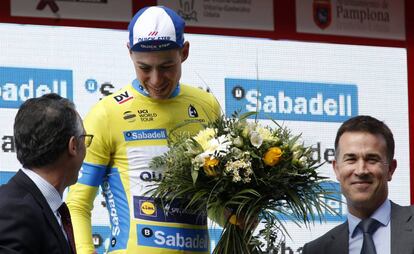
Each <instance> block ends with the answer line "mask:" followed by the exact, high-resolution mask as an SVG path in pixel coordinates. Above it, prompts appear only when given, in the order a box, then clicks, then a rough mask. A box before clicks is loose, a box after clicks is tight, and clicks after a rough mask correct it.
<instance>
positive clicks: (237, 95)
mask: <svg viewBox="0 0 414 254" xmlns="http://www.w3.org/2000/svg"><path fill="white" fill-rule="evenodd" d="M225 89H226V90H225V91H226V114H227V115H231V114H233V113H234V112H235V111H237V112H241V113H245V112H257V113H258V115H257V117H258V118H260V119H275V120H291V121H315V122H343V121H345V120H347V119H349V118H351V117H353V116H356V115H358V89H357V86H356V85H353V84H328V83H309V82H290V81H278V80H250V79H225ZM252 117H255V116H252Z"/></svg>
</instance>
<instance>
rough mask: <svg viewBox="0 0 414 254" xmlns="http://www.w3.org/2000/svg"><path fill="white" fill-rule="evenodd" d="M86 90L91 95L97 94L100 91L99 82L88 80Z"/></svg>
mask: <svg viewBox="0 0 414 254" xmlns="http://www.w3.org/2000/svg"><path fill="white" fill-rule="evenodd" d="M85 89H86V91H88V92H90V93H94V92H96V90H98V82H97V81H96V80H95V79H87V80H86V81H85Z"/></svg>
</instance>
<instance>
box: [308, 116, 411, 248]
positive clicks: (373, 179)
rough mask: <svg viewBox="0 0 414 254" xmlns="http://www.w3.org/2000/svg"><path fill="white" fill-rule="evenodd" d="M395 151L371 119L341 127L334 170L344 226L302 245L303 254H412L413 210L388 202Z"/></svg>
mask: <svg viewBox="0 0 414 254" xmlns="http://www.w3.org/2000/svg"><path fill="white" fill-rule="evenodd" d="M394 148H395V144H394V137H393V134H392V132H391V130H390V129H389V128H388V126H386V125H385V124H384V123H383V122H381V121H379V120H377V119H375V118H373V117H370V116H357V117H353V118H351V119H349V120H347V121H346V122H344V123H343V124H342V125H341V127H340V128H339V130H338V132H337V135H336V139H335V151H336V152H335V160H334V161H333V168H334V171H335V174H336V178H337V180H338V181H339V182H340V184H341V190H342V193H343V195H344V196H345V198H346V201H347V207H348V215H347V221H346V222H345V223H343V224H341V225H339V226H337V227H335V228H334V229H332V230H330V231H329V232H328V233H326V234H325V235H323V236H321V237H320V238H318V239H316V240H314V241H312V242H310V243H307V244H305V246H304V247H303V253H304V254H313V253H315V254H324V253H334V254H342V253H343V254H345V253H350V254H359V253H361V254H365V253H377V254H390V253H391V254H405V253H407V254H408V253H410V254H412V253H414V209H413V207H410V206H406V207H403V206H399V205H397V204H395V203H393V202H391V201H390V200H389V199H388V182H389V181H391V178H392V175H393V173H394V171H395V169H396V167H397V161H396V160H395V159H394ZM407 177H408V176H407Z"/></svg>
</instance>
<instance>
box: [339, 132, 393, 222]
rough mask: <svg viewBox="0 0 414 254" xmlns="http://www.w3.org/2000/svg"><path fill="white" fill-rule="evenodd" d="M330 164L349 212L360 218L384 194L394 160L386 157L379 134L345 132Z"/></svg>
mask: <svg viewBox="0 0 414 254" xmlns="http://www.w3.org/2000/svg"><path fill="white" fill-rule="evenodd" d="M333 167H334V170H335V174H336V178H337V179H338V181H339V182H340V184H341V190H342V193H343V195H344V196H345V198H346V200H347V206H348V210H349V212H350V213H351V214H353V215H354V216H357V217H359V218H361V219H363V218H367V217H369V216H370V215H371V214H372V213H373V212H374V211H375V210H376V209H377V208H378V207H379V206H380V205H381V204H382V203H383V202H384V201H385V199H386V198H387V196H388V181H391V178H392V175H393V173H394V171H395V168H396V167H397V162H396V160H389V159H388V158H387V146H386V142H385V139H384V138H383V137H382V136H381V135H373V134H370V133H367V132H345V133H343V134H342V136H341V137H340V139H339V143H338V148H337V156H336V160H335V161H334V162H333Z"/></svg>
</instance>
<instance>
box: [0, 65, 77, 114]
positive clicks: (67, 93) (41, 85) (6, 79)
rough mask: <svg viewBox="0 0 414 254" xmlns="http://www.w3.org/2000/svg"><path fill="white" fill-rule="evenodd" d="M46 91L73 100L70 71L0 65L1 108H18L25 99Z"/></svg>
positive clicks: (40, 94) (38, 95)
mask: <svg viewBox="0 0 414 254" xmlns="http://www.w3.org/2000/svg"><path fill="white" fill-rule="evenodd" d="M47 93H57V94H59V95H60V96H62V97H65V98H68V99H69V100H73V81H72V71H71V70H55V69H34V68H16V67H0V107H1V108H19V107H20V105H21V104H22V103H23V102H24V101H26V100H27V99H30V98H36V97H40V96H42V95H44V94H47Z"/></svg>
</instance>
